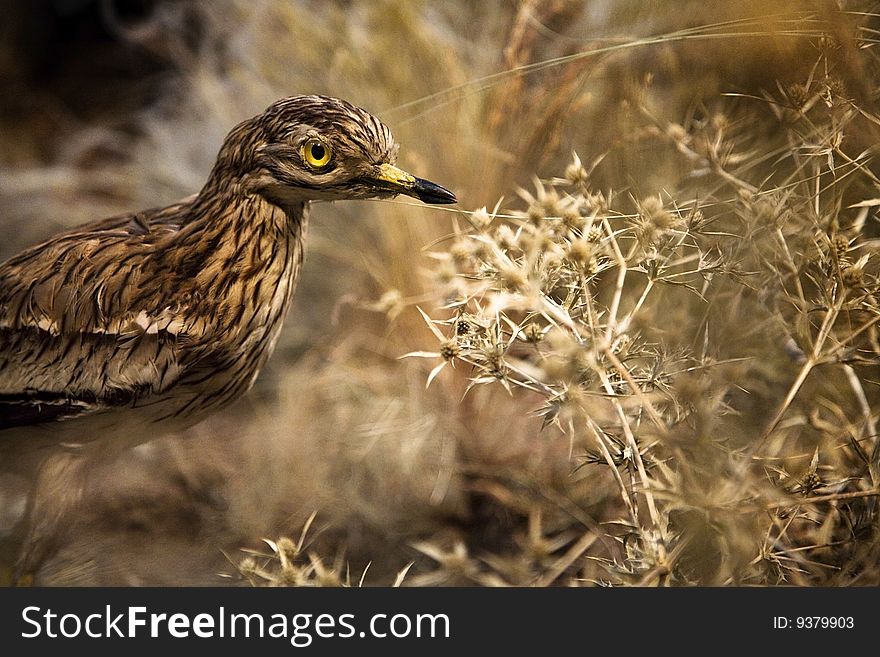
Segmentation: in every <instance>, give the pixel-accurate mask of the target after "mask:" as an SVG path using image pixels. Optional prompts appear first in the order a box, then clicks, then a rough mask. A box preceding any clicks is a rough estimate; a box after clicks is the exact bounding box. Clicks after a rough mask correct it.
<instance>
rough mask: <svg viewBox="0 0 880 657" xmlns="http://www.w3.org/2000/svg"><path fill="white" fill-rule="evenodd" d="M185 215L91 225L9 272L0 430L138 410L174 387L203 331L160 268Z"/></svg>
mask: <svg viewBox="0 0 880 657" xmlns="http://www.w3.org/2000/svg"><path fill="white" fill-rule="evenodd" d="M185 209H186V202H183V203H181V204H178V205H175V206H170V207H168V208H163V209H160V210H152V211H146V212H142V213H138V214H137V215H124V216H120V217H112V218H110V219H105V220H102V221H98V222H95V223H92V224H88V225H86V226H83V227H80V228H77V229H74V230H72V231H68V232H66V233H62V234H60V235H58V236H56V237H54V238H52V239H50V240H49V241H47V242H44V243H43V244H40V245H38V246H36V247H34V248H32V249H29V250H27V251H24V252H23V253H21V254H20V255H18V256H16V257H14V258H12V259H11V260H9V261H7V262H6V263H4V264H2V265H0V430H2V429H4V428H7V427H12V426H21V425H28V424H35V423H41V422H49V421H54V420H59V419H65V418H70V417H76V416H80V415H83V414H87V413H94V412H96V411H100V410H104V409H107V408H112V407H115V406H121V405H131V404H134V403H136V402H137V401H138V400H139V399H141V398H143V397H145V396H148V395H150V394H153V393H156V392H160V391H162V390H165V389H167V388H168V387H169V386H170V385H172V384H173V383H174V381H175V380H176V379H177V376H178V374H179V366H180V364H179V354H178V351H179V349H178V347H179V346H180V345H181V344H183V343H186V341H187V340H188V339H190V335H189V332H190V331H192V330H195V328H196V327H191V326H187V325H186V322H185V321H184V319H182V318H183V317H184V316H185V312H184V311H185V308H182V307H181V300H180V299H175V298H174V295H173V292H172V291H165V292H164V294H163V293H162V286H161V282H160V281H157V280H156V279H157V272H156V270H155V267H154V266H152V265H151V263H152V262H153V260H155V253H156V248H155V247H156V245H157V243H158V242H159V241H160V240H162V239H163V238H167V237H168V236H169V234H171V233H173V232H175V231H176V230H178V228H179V226H180V222H181V221H182V220H185ZM203 328H204V327H202V329H201V330H203Z"/></svg>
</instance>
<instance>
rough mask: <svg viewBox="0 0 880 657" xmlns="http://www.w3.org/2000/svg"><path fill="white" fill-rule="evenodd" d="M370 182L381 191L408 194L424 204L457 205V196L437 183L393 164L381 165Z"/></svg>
mask: <svg viewBox="0 0 880 657" xmlns="http://www.w3.org/2000/svg"><path fill="white" fill-rule="evenodd" d="M370 182H371V183H372V184H374V185H375V186H376V187H378V188H379V189H383V190H387V191H390V192H395V193H397V194H406V195H407V196H412V197H414V198H417V199H419V200H420V201H422V202H423V203H456V202H457V201H456V198H455V194H453V193H452V192H450V191H449V190H448V189H446V188H445V187H441V186H440V185H438V184H437V183H432V182H431V181H430V180H425V179H424V178H416V177H415V176H414V175H412V174H411V173H407V172H406V171H404V170H403V169H398V168H397V167H396V166H393V165H391V164H387V163H386V164H380V165H379V166H378V167H377V169H376V172H375V174H374V175H373V176H372V177H371V178H370Z"/></svg>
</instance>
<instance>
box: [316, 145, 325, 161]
mask: <svg viewBox="0 0 880 657" xmlns="http://www.w3.org/2000/svg"><path fill="white" fill-rule="evenodd" d="M326 154H327V151H326V150H325V149H324V147H323V146H322V145H321V144H312V157H313V158H315V159H316V160H323V159H324V156H325V155H326Z"/></svg>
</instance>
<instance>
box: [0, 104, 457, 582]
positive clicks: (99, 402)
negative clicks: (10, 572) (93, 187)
mask: <svg viewBox="0 0 880 657" xmlns="http://www.w3.org/2000/svg"><path fill="white" fill-rule="evenodd" d="M396 154H397V145H396V144H395V142H394V140H393V138H392V136H391V133H390V131H389V130H388V128H387V127H385V126H384V125H383V124H382V123H381V122H380V121H379V120H378V119H376V118H375V117H373V116H372V115H370V114H369V113H367V112H366V111H364V110H362V109H360V108H357V107H355V106H353V105H351V104H349V103H347V102H345V101H342V100H338V99H333V98H327V97H323V96H295V97H291V98H286V99H282V100H280V101H277V102H276V103H274V104H273V105H271V106H270V107H269V108H268V109H267V110H266V111H265V112H264V113H263V114H260V115H258V116H256V117H254V118H252V119H249V120H247V121H244V122H242V123H241V124H239V125H238V126H236V127H235V128H234V129H233V130H232V131H231V132H230V133H229V135H228V137H227V138H226V140H225V142H224V144H223V146H222V148H221V150H220V153H219V155H218V157H217V162H216V164H215V166H214V168H213V170H212V172H211V174H210V176H209V178H208V181H207V182H206V184H205V186H204V187H203V189H202V190H201V191H200V192H199V193H198V194H196V195H195V196H192V197H190V198H188V199H185V200H183V201H181V202H180V203H177V204H175V205H172V206H169V207H165V208H158V209H152V210H146V211H143V212H139V213H137V214H132V215H123V216H119V217H113V218H109V219H104V220H101V221H97V222H94V223H91V224H86V225H85V226H81V227H79V228H75V229H73V230H70V231H68V232H65V233H62V234H60V235H57V236H55V237H53V238H51V239H49V240H48V241H46V242H44V243H43V244H40V245H38V246H36V247H34V248H32V249H29V250H27V251H25V252H23V253H21V254H20V255H18V256H15V257H13V258H12V259H10V260H9V261H7V262H6V263H4V264H3V265H0V459H2V460H3V462H4V465H5V467H7V468H10V467H12V468H15V467H18V466H21V467H24V463H25V462H28V461H33V462H36V463H39V462H42V464H43V465H42V466H41V469H42V474H41V476H40V477H39V481H38V483H37V485H36V489H35V493H34V495H33V499H32V507H33V508H32V511H31V516H32V518H31V523H30V530H29V532H30V533H29V538H28V539H27V542H26V545H25V551H24V558H23V560H22V562H21V564H22V568H23V570H25V571H27V570H33V569H34V568H35V567H36V566H38V565H39V562H40V560H41V559H42V558H43V557H44V556H45V554H46V553H47V552H48V550H49V547H48V544H49V543H50V542H51V541H52V540H53V539H54V538H56V535H57V534H58V533H59V530H60V528H61V525H62V521H61V516H62V515H64V514H65V513H66V509H68V508H69V507H70V505H71V504H73V503H74V501H75V500H76V499H78V497H79V491H80V490H81V488H82V486H83V482H82V471H83V464H86V463H87V462H88V459H89V458H94V454H96V453H101V454H107V453H110V452H113V451H114V450H118V449H123V448H125V447H128V446H130V445H133V444H137V443H138V442H140V441H143V440H146V439H148V438H150V437H153V436H155V435H157V434H158V433H159V432H161V431H165V430H168V429H175V428H181V427H184V426H186V425H189V424H192V423H193V422H195V421H198V420H199V419H201V418H202V417H204V416H205V415H207V414H209V413H211V412H212V411H215V410H217V409H219V408H221V407H223V406H224V405H226V404H228V403H229V402H231V401H233V400H234V399H236V398H237V397H239V396H240V395H241V394H243V393H244V392H245V391H246V390H247V389H248V388H249V387H250V386H251V385H252V384H253V382H254V380H255V379H256V377H257V374H258V373H259V371H260V368H261V367H262V366H263V365H264V363H265V362H266V359H267V358H268V357H269V355H270V354H271V352H272V349H273V347H274V345H275V342H276V340H277V338H278V333H279V331H280V328H281V324H282V321H283V319H284V317H285V315H286V313H287V309H288V307H289V305H290V299H291V295H292V293H293V290H294V287H295V285H296V280H297V277H298V274H299V271H300V267H301V265H302V260H303V245H304V239H305V234H306V226H307V217H308V202H309V201H310V200H316V199H348V198H369V197H377V196H379V197H382V196H389V195H393V194H398V193H403V194H408V195H410V196H414V197H416V198H420V199H421V200H423V201H425V202H429V203H452V202H455V197H454V196H453V195H452V194H451V193H450V192H448V191H447V190H445V189H443V188H442V187H439V186H438V185H435V184H434V183H431V182H428V181H426V180H422V179H419V178H415V177H413V176H411V175H409V174H407V173H405V172H403V171H401V170H400V169H397V168H396V167H394V166H393V163H394V160H395V157H396ZM31 454H37V455H38V457H37V458H30V455H31ZM52 498H56V499H52ZM50 507H52V508H50ZM59 509H60V511H59Z"/></svg>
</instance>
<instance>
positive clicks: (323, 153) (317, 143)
mask: <svg viewBox="0 0 880 657" xmlns="http://www.w3.org/2000/svg"><path fill="white" fill-rule="evenodd" d="M331 157H333V151H331V150H330V146H329V145H328V144H327V143H326V142H323V141H321V140H320V139H318V138H316V137H312V138H311V139H309V140H308V141H307V142H306V143H305V145H304V146H303V159H304V160H305V162H306V164H308V165H309V166H310V167H312V168H313V169H320V168H322V167H325V166H327V163H328V162H330V158H331Z"/></svg>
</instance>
